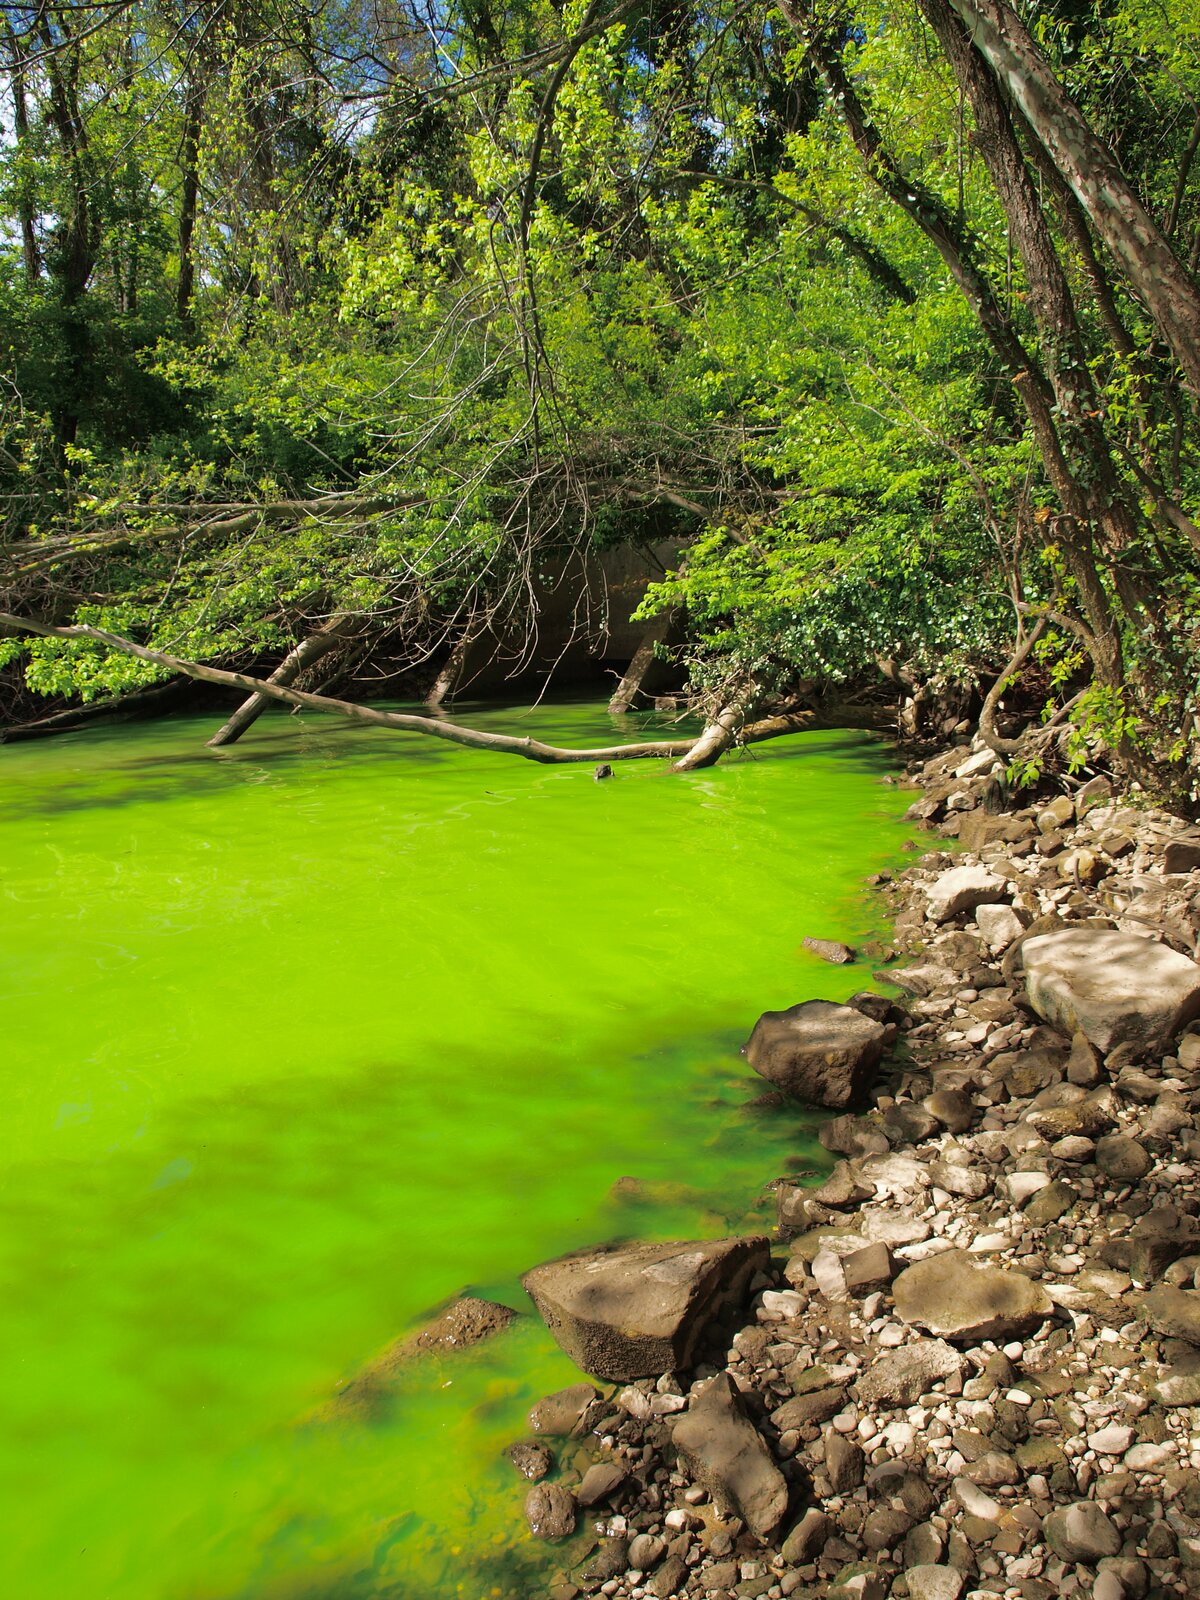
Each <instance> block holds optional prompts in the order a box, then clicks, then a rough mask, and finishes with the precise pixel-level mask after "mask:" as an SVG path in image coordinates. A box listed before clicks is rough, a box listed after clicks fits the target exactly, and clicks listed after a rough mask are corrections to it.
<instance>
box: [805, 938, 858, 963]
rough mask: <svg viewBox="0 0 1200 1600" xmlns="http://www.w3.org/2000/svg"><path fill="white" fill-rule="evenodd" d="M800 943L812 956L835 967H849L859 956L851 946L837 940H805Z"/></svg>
mask: <svg viewBox="0 0 1200 1600" xmlns="http://www.w3.org/2000/svg"><path fill="white" fill-rule="evenodd" d="M800 942H801V944H803V946H804V948H805V949H806V950H807V951H809V952H810V953H811V954H812V955H814V956H820V958H821V960H822V961H828V962H830V963H831V964H832V965H833V966H835V967H844V966H848V965H849V964H850V962H851V961H853V960H854V959H855V956H856V955H857V951H855V950H854V949H853V948H852V947H851V946H850V945H848V944H842V943H841V942H840V941H839V940H837V939H813V938H805V939H802V940H801V941H800Z"/></svg>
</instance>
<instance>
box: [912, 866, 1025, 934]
mask: <svg viewBox="0 0 1200 1600" xmlns="http://www.w3.org/2000/svg"><path fill="white" fill-rule="evenodd" d="M927 893H928V898H929V916H930V919H931V920H932V921H933V922H950V921H952V920H953V919H954V918H955V917H959V916H962V915H963V913H964V912H966V911H974V910H976V909H977V907H979V906H984V905H999V904H1001V903H1002V902H1004V901H1008V900H1011V899H1012V890H1011V889H1010V888H1009V886H1008V884H1007V883H1006V882H1005V881H1004V879H1003V878H998V877H997V876H996V875H995V873H994V872H989V871H988V870H987V868H986V867H952V868H951V870H950V871H949V872H943V873H941V874H940V875H939V876H938V877H937V878H935V879H934V881H933V882H932V883H931V884H930V885H929V888H928V891H927Z"/></svg>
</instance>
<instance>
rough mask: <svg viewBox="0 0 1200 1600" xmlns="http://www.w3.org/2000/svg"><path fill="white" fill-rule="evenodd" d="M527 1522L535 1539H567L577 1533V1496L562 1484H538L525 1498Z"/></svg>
mask: <svg viewBox="0 0 1200 1600" xmlns="http://www.w3.org/2000/svg"><path fill="white" fill-rule="evenodd" d="M525 1520H526V1522H527V1523H528V1524H529V1531H530V1533H532V1534H533V1536H534V1538H535V1539H565V1538H567V1537H568V1535H570V1534H572V1533H574V1532H575V1521H576V1518H575V1496H574V1495H573V1494H572V1493H571V1491H570V1490H569V1489H564V1488H563V1486H562V1484H560V1483H539V1484H536V1485H535V1486H534V1487H533V1488H532V1489H530V1491H529V1493H528V1494H527V1495H526V1497H525Z"/></svg>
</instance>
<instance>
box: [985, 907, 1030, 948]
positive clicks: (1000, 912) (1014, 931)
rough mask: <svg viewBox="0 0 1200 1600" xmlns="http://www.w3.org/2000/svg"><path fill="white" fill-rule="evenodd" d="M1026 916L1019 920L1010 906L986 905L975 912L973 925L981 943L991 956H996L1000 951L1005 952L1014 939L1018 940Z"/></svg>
mask: <svg viewBox="0 0 1200 1600" xmlns="http://www.w3.org/2000/svg"><path fill="white" fill-rule="evenodd" d="M1028 920H1029V919H1028V916H1026V918H1025V921H1022V920H1021V916H1020V914H1019V913H1018V912H1016V911H1014V910H1013V908H1012V906H1002V905H986V906H979V907H978V908H977V909H976V912H975V924H976V926H977V927H978V929H979V931H980V933H981V934H982V935H983V942H984V943H985V944H986V945H987V947H988V949H989V950H990V951H991V952H992V954H993V955H998V954H999V953H1000V951H1001V950H1007V949H1008V947H1009V945H1010V944H1012V942H1013V940H1014V939H1019V938H1020V937H1021V935H1022V934H1023V933H1024V932H1025V928H1026V924H1027V923H1028Z"/></svg>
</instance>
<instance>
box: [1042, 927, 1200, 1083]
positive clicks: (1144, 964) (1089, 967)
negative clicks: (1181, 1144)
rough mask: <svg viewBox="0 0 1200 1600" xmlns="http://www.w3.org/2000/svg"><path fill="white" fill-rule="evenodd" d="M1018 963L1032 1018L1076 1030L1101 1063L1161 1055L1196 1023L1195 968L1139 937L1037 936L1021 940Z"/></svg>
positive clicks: (1198, 974) (1199, 978) (1067, 932)
mask: <svg viewBox="0 0 1200 1600" xmlns="http://www.w3.org/2000/svg"><path fill="white" fill-rule="evenodd" d="M1021 961H1022V964H1023V966H1024V968H1025V991H1026V994H1027V996H1028V999H1029V1003H1030V1005H1031V1006H1032V1007H1033V1009H1034V1010H1035V1011H1036V1012H1037V1014H1038V1015H1039V1016H1040V1017H1042V1018H1044V1020H1045V1021H1047V1022H1049V1023H1051V1024H1052V1025H1053V1026H1054V1027H1056V1028H1058V1029H1059V1030H1060V1031H1061V1032H1062V1033H1064V1034H1067V1035H1068V1036H1069V1035H1071V1034H1073V1033H1075V1031H1076V1030H1077V1029H1078V1030H1080V1031H1081V1032H1083V1033H1084V1034H1086V1036H1087V1037H1088V1038H1089V1039H1090V1040H1091V1042H1092V1043H1093V1044H1094V1045H1095V1046H1096V1048H1097V1050H1100V1051H1101V1052H1103V1053H1104V1054H1105V1055H1107V1054H1108V1053H1109V1052H1110V1051H1112V1050H1115V1049H1116V1048H1117V1046H1118V1045H1129V1046H1131V1047H1132V1048H1134V1049H1137V1050H1147V1051H1149V1050H1154V1049H1156V1048H1159V1047H1162V1046H1164V1045H1166V1044H1167V1043H1169V1042H1170V1041H1171V1040H1172V1039H1174V1037H1175V1035H1176V1034H1177V1033H1178V1032H1179V1031H1180V1029H1181V1028H1183V1027H1185V1026H1186V1025H1187V1023H1189V1022H1191V1021H1192V1019H1193V1018H1194V1017H1198V1016H1200V966H1197V965H1196V963H1195V962H1194V961H1190V960H1189V959H1188V957H1187V956H1183V955H1180V954H1179V952H1178V951H1176V950H1172V949H1170V948H1169V947H1168V946H1167V945H1165V944H1158V943H1157V942H1156V941H1155V940H1153V939H1144V938H1142V936H1141V935H1140V934H1136V933H1119V932H1117V931H1115V930H1113V929H1110V928H1067V929H1064V930H1063V931H1062V932H1061V933H1046V934H1040V935H1038V936H1037V937H1036V938H1032V939H1026V940H1025V942H1024V944H1023V945H1022V946H1021Z"/></svg>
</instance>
